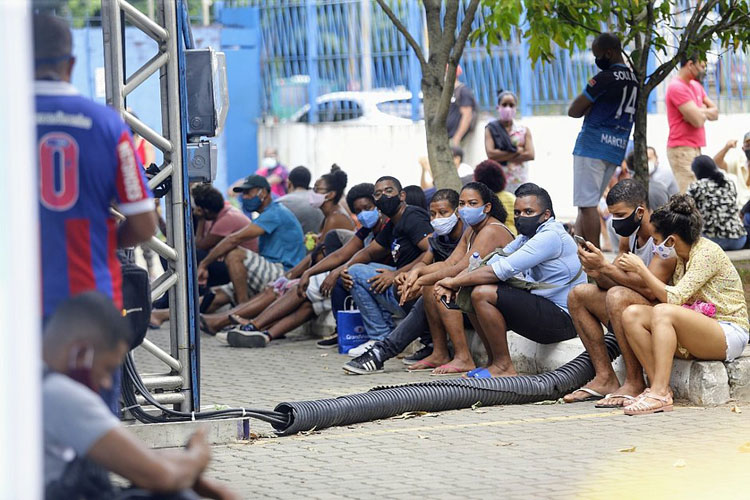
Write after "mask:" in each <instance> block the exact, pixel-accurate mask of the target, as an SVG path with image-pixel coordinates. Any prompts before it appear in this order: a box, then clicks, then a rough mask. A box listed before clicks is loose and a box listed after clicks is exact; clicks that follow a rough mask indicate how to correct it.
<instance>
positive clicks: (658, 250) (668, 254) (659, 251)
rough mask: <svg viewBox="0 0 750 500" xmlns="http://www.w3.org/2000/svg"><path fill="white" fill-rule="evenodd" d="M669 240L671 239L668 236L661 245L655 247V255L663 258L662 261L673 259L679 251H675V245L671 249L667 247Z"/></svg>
mask: <svg viewBox="0 0 750 500" xmlns="http://www.w3.org/2000/svg"><path fill="white" fill-rule="evenodd" d="M669 238H670V237H669V236H667V237H666V238H664V241H662V242H661V243H660V244H658V245H654V250H653V252H654V255H656V256H657V257H661V258H662V259H671V258H673V257H675V256H676V255H677V251H676V250H675V249H674V245H673V246H671V247H668V246H667V245H666V243H667V240H668V239H669Z"/></svg>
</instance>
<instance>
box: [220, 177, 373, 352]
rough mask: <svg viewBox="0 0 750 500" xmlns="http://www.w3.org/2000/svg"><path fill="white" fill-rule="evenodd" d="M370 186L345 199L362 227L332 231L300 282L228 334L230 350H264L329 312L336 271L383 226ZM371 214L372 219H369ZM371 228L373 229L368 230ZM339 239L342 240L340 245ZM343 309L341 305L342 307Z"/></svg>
mask: <svg viewBox="0 0 750 500" xmlns="http://www.w3.org/2000/svg"><path fill="white" fill-rule="evenodd" d="M373 189H374V187H373V185H372V184H359V185H357V186H354V187H353V188H352V189H351V190H350V191H349V193H348V194H347V196H346V201H347V203H348V204H349V207H350V210H351V211H352V212H353V213H354V214H356V215H357V217H360V216H361V217H360V218H361V223H362V224H363V227H362V228H361V229H360V230H359V231H357V233H356V234H355V233H352V232H351V231H346V232H345V233H348V234H342V233H344V231H332V232H329V233H328V234H327V235H326V238H325V245H324V246H325V252H326V256H325V257H324V258H323V259H322V260H320V261H319V262H318V263H316V264H315V265H313V266H312V267H310V268H308V269H307V270H305V271H304V272H303V273H302V277H301V278H300V280H299V282H298V283H297V284H295V285H294V286H292V287H291V289H290V290H289V292H288V293H286V294H284V295H283V296H281V297H279V298H278V299H277V300H276V301H274V302H273V303H272V304H271V305H270V306H268V307H267V308H265V309H264V310H263V311H261V312H260V313H258V314H257V315H256V316H255V317H254V318H252V319H250V320H242V322H243V323H244V324H243V325H242V326H239V327H236V328H233V329H232V330H230V331H229V332H228V333H227V343H229V345H231V346H232V347H265V346H266V345H267V344H268V343H269V342H271V341H272V340H274V339H278V338H281V337H283V336H284V335H285V334H286V333H288V332H290V331H291V330H293V329H294V328H297V327H298V326H300V325H302V324H304V323H305V322H307V321H309V320H310V319H312V318H313V317H315V316H319V315H321V314H323V313H325V312H328V311H330V310H331V308H332V305H331V299H330V292H331V290H332V288H333V286H334V285H335V283H336V279H338V273H337V272H336V271H333V272H331V270H332V269H337V268H338V267H339V266H342V265H343V264H344V263H346V262H347V261H348V260H349V259H351V258H352V257H353V256H354V255H355V254H356V253H357V252H358V251H360V250H362V249H363V248H364V247H365V246H366V245H367V244H369V242H371V241H372V239H373V238H374V235H376V234H377V233H378V232H379V231H380V229H382V226H383V225H384V224H385V220H384V218H381V217H379V216H378V211H377V209H376V208H375V201H374V199H373V197H372V193H373ZM372 215H374V218H373V217H371V216H372ZM368 226H372V227H368ZM342 239H344V240H345V241H343V242H342ZM341 307H342V308H343V304H342V305H341Z"/></svg>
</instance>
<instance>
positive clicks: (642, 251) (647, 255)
mask: <svg viewBox="0 0 750 500" xmlns="http://www.w3.org/2000/svg"><path fill="white" fill-rule="evenodd" d="M628 250H630V251H631V252H633V253H634V254H636V255H637V256H638V257H640V258H641V260H642V261H643V262H644V264H646V265H647V266H648V265H649V264H651V259H652V258H653V257H654V239H653V238H651V237H649V238H648V241H646V244H645V245H643V246H642V247H640V248H638V231H636V232H634V233H633V234H631V235H630V238H628Z"/></svg>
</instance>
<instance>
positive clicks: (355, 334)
mask: <svg viewBox="0 0 750 500" xmlns="http://www.w3.org/2000/svg"><path fill="white" fill-rule="evenodd" d="M336 323H337V325H338V337H339V338H338V342H339V354H346V353H347V352H349V350H351V349H354V348H355V347H358V346H360V345H362V344H364V343H365V342H367V341H368V340H370V337H369V336H368V335H367V332H366V331H365V325H364V323H363V322H362V313H360V312H359V309H355V307H354V299H352V297H351V295H350V296H349V297H347V298H346V300H345V301H344V309H342V310H340V311H339V312H338V313H336Z"/></svg>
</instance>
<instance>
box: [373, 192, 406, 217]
mask: <svg viewBox="0 0 750 500" xmlns="http://www.w3.org/2000/svg"><path fill="white" fill-rule="evenodd" d="M375 206H376V207H378V210H380V212H381V213H383V214H384V215H385V216H386V217H393V216H394V215H396V212H398V209H399V207H400V206H401V198H399V197H398V195H397V196H385V195H383V196H381V197H380V198H378V200H377V201H376V202H375Z"/></svg>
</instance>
